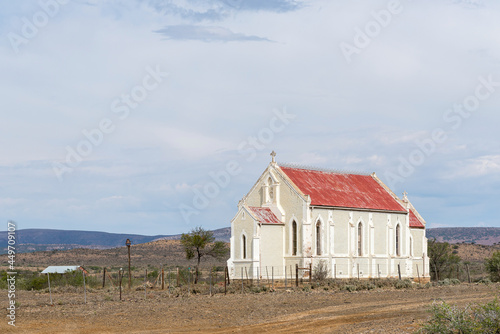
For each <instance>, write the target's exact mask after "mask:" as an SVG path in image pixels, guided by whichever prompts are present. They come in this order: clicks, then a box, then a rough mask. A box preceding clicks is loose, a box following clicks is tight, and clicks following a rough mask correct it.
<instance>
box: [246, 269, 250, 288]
mask: <svg viewBox="0 0 500 334" xmlns="http://www.w3.org/2000/svg"><path fill="white" fill-rule="evenodd" d="M245 275H246V277H247V285H249V283H250V282H249V281H248V270H247V267H245Z"/></svg>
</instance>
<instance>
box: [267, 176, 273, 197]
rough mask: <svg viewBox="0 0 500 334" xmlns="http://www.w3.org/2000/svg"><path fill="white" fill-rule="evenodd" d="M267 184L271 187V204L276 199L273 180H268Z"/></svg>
mask: <svg viewBox="0 0 500 334" xmlns="http://www.w3.org/2000/svg"><path fill="white" fill-rule="evenodd" d="M267 184H268V185H269V202H272V201H273V199H274V187H273V179H271V178H269V180H267Z"/></svg>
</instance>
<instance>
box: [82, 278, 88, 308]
mask: <svg viewBox="0 0 500 334" xmlns="http://www.w3.org/2000/svg"><path fill="white" fill-rule="evenodd" d="M82 275H83V294H84V298H85V304H87V286H86V285H85V271H83V270H82Z"/></svg>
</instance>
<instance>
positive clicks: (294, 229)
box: [292, 221, 297, 255]
mask: <svg viewBox="0 0 500 334" xmlns="http://www.w3.org/2000/svg"><path fill="white" fill-rule="evenodd" d="M292 255H297V223H296V222H295V221H294V222H293V223H292Z"/></svg>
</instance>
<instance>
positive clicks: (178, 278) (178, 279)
mask: <svg viewBox="0 0 500 334" xmlns="http://www.w3.org/2000/svg"><path fill="white" fill-rule="evenodd" d="M177 287H179V267H177Z"/></svg>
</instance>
